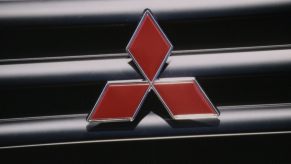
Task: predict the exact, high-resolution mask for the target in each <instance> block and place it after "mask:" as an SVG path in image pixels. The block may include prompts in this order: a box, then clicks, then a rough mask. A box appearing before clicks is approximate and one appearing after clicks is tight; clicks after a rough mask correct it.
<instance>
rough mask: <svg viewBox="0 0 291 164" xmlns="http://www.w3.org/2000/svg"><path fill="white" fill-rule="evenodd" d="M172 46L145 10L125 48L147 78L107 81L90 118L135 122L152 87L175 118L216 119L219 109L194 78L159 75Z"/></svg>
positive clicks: (96, 120) (98, 120) (92, 119)
mask: <svg viewBox="0 0 291 164" xmlns="http://www.w3.org/2000/svg"><path fill="white" fill-rule="evenodd" d="M172 49H173V46H172V44H171V42H170V41H169V40H168V38H167V37H166V35H165V34H164V32H163V31H162V29H161V28H160V26H159V25H158V23H157V21H156V20H155V18H154V17H153V15H152V14H151V12H150V10H145V12H144V14H143V16H142V18H141V20H140V22H139V24H138V26H137V28H136V30H135V32H134V34H133V36H132V38H131V39H130V41H129V44H128V46H127V47H126V50H127V52H128V53H129V55H130V57H131V58H132V60H133V61H134V63H135V65H136V66H137V68H138V69H139V70H140V72H141V73H142V75H143V76H144V79H145V80H123V81H108V82H107V84H106V85H105V87H104V89H103V91H102V93H101V95H100V97H99V99H98V100H97V102H96V104H95V106H94V108H93V110H92V112H91V113H90V115H89V116H88V119H87V120H88V121H89V122H116V121H133V120H134V119H135V116H136V115H137V113H138V111H139V109H140V107H141V105H142V103H143V101H144V99H145V98H146V96H147V94H148V93H149V92H150V91H151V90H153V91H154V92H155V93H156V95H157V96H158V97H159V99H160V100H161V102H162V103H163V105H164V106H165V108H166V109H167V111H168V113H169V114H170V116H171V117H172V119H175V120H183V119H201V118H217V116H218V114H219V113H218V111H217V110H216V108H215V107H214V106H213V104H212V103H211V101H210V100H209V99H208V97H207V96H206V94H205V92H204V91H203V90H202V88H201V87H200V85H199V83H198V81H197V80H196V79H195V78H194V77H184V78H164V79H159V78H158V76H159V75H160V71H161V69H162V68H163V66H164V65H165V63H166V61H167V59H168V57H169V55H170V53H171V51H172Z"/></svg>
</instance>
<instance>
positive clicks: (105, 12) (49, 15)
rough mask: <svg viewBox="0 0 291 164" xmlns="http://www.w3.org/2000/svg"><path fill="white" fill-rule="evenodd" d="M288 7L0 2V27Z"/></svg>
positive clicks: (208, 2) (267, 1)
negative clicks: (148, 14)
mask: <svg viewBox="0 0 291 164" xmlns="http://www.w3.org/2000/svg"><path fill="white" fill-rule="evenodd" d="M23 6H25V7H23ZM132 6H134V7H132ZM290 7H291V2H290V1H286V0H277V1H271V0H253V1H247V2H245V1H232V0H224V1H223V2H221V1H213V0H204V1H191V0H188V1H183V2H180V1H178V0H172V1H171V3H169V2H168V1H159V2H156V1H146V0H143V1H138V2H137V1H134V0H121V1H120V0H115V1H22V2H1V5H0V25H2V26H7V25H8V26H9V25H16V24H19V25H29V26H31V25H39V24H41V25H44V24H46V25H47V24H96V23H98V24H100V23H126V22H132V21H136V20H138V18H139V16H140V15H141V14H142V11H143V10H144V9H145V8H150V9H151V10H152V11H153V12H154V13H155V15H157V17H158V18H159V19H161V20H177V19H189V18H190V19H192V18H203V17H218V16H225V15H228V16H229V15H248V14H254V13H270V12H274V11H284V10H285V11H286V10H288V9H289V10H290Z"/></svg>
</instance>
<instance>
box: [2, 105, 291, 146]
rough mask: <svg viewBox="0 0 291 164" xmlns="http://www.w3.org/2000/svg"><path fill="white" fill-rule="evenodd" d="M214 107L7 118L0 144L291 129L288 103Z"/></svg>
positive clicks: (205, 135) (227, 133)
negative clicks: (211, 114)
mask: <svg viewBox="0 0 291 164" xmlns="http://www.w3.org/2000/svg"><path fill="white" fill-rule="evenodd" d="M150 109H151V110H150ZM218 109H219V111H220V116H219V117H218V119H214V120H203V121H197V120H196V121H173V120H172V119H169V117H168V116H167V115H166V114H164V112H163V110H162V108H159V105H158V106H154V107H151V108H147V107H145V108H144V109H143V110H142V112H140V114H138V116H137V118H136V119H135V121H134V122H128V123H111V124H98V125H94V124H89V123H88V122H87V121H86V116H87V115H86V114H85V115H76V116H74V115H71V116H59V117H47V118H36V119H31V118H29V119H18V120H17V119H16V120H7V121H2V122H1V125H0V145H1V146H2V147H3V146H20V145H30V144H32V145H35V144H50V143H51V144H57V143H63V142H77V143H79V142H83V141H87V142H88V141H89V142H98V141H100V142H105V141H106V140H107V141H110V140H117V141H118V140H123V139H126V140H134V139H142V138H144V140H147V139H149V138H153V139H158V138H163V137H174V138H175V137H179V136H184V137H185V136H186V137H187V136H192V137H199V136H200V137H207V136H208V137H209V136H216V135H222V136H223V135H236V134H237V135H242V134H245V135H247V134H248V133H268V132H273V133H274V132H282V131H285V132H286V131H291V129H290V127H291V110H290V109H291V108H290V104H286V105H259V106H232V107H219V108H218ZM274 111H276V112H274ZM153 112H154V113H153ZM69 144H72V143H69Z"/></svg>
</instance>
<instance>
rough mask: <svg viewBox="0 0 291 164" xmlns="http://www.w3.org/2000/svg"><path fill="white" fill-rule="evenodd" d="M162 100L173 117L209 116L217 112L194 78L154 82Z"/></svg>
mask: <svg viewBox="0 0 291 164" xmlns="http://www.w3.org/2000/svg"><path fill="white" fill-rule="evenodd" d="M154 86H155V89H156V90H157V92H158V95H159V97H160V98H161V100H162V102H163V103H164V105H165V106H166V108H168V110H169V112H170V113H171V114H172V116H173V117H174V118H175V119H186V118H188V119H189V118H210V117H216V116H217V113H216V111H215V109H214V107H213V105H212V104H211V103H210V101H209V100H208V99H207V97H206V95H205V94H204V92H203V91H202V90H201V88H200V87H199V84H198V83H197V82H196V81H195V80H191V81H180V82H176V81H174V82H156V83H155V84H154Z"/></svg>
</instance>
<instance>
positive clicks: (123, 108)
mask: <svg viewBox="0 0 291 164" xmlns="http://www.w3.org/2000/svg"><path fill="white" fill-rule="evenodd" d="M148 88H149V84H148V83H145V82H132V83H129V82H126V83H122V82H117V83H108V84H107V85H106V86H105V88H104V90H103V92H102V94H101V96H100V98H99V100H98V101H97V104H96V105H95V107H94V109H93V111H92V113H91V114H90V116H89V121H116V120H130V121H131V120H133V119H134V116H135V113H136V112H137V110H138V109H139V106H140V104H141V102H142V101H143V99H144V97H145V95H146V92H147V90H148Z"/></svg>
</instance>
